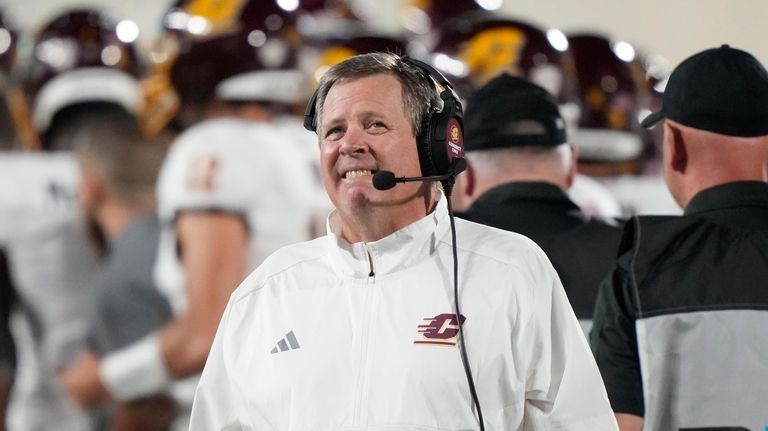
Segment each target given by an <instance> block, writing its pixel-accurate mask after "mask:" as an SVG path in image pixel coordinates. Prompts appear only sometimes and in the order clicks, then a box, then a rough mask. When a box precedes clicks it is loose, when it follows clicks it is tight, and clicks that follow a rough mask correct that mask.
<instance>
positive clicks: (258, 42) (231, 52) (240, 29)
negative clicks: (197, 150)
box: [141, 0, 303, 134]
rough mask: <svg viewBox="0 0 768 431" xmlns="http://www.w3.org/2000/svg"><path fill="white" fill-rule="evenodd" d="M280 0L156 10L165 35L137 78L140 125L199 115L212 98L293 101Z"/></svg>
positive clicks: (296, 90)
mask: <svg viewBox="0 0 768 431" xmlns="http://www.w3.org/2000/svg"><path fill="white" fill-rule="evenodd" d="M282 3H285V2H282V1H279V0H230V1H226V2H220V1H213V0H180V1H177V2H176V3H175V4H174V5H173V7H172V8H171V9H170V10H169V11H168V12H167V13H166V14H165V16H164V17H163V26H164V28H165V32H164V34H163V35H162V36H161V38H160V40H159V41H158V42H157V43H156V47H155V49H154V50H153V52H152V53H151V58H152V63H153V65H152V68H153V71H152V74H151V75H150V77H149V78H148V79H147V80H145V81H144V83H143V89H144V96H145V104H144V109H143V110H142V114H141V118H142V121H141V122H142V124H143V127H144V129H145V131H146V132H147V133H149V134H153V133H156V132H159V131H160V130H161V129H162V128H163V127H164V126H165V125H166V124H167V123H168V122H169V121H171V120H175V122H176V123H177V124H176V126H177V127H180V128H184V127H186V126H188V125H190V124H192V123H194V122H196V121H199V120H200V118H201V115H202V110H203V109H204V108H205V106H206V105H207V103H208V102H209V101H211V100H213V99H214V98H217V99H219V100H226V101H232V102H267V103H280V104H292V103H296V102H297V101H298V100H300V97H301V88H302V83H303V75H302V73H301V72H300V71H299V69H298V60H297V48H298V46H299V35H298V32H297V30H296V14H295V13H294V11H295V9H294V10H287V9H285V8H284V7H283V6H281V4H282Z"/></svg>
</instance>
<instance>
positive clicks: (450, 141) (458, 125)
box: [304, 57, 485, 431]
mask: <svg viewBox="0 0 768 431" xmlns="http://www.w3.org/2000/svg"><path fill="white" fill-rule="evenodd" d="M401 60H402V61H403V63H405V64H408V65H411V66H414V67H415V68H417V69H418V70H420V71H421V74H422V76H423V77H424V79H426V80H428V81H429V83H430V85H434V83H437V84H438V85H439V86H440V87H442V88H443V90H442V91H441V92H440V99H441V100H442V101H443V107H442V109H441V108H440V107H436V106H431V107H430V108H429V110H428V111H427V112H426V113H425V115H424V118H423V120H422V122H421V127H420V129H419V134H418V135H417V136H416V146H417V150H418V155H419V165H420V166H421V175H422V176H420V177H395V174H394V173H392V172H390V171H379V172H376V173H375V174H374V175H373V180H372V181H373V185H374V187H375V188H376V189H378V190H387V189H390V188H392V187H394V186H395V185H397V184H398V183H405V182H411V181H440V182H441V183H442V185H443V191H444V192H445V195H446V201H447V204H448V213H449V219H450V222H451V244H452V248H453V300H454V311H455V319H456V326H458V328H459V334H458V344H459V348H460V354H461V362H462V365H463V366H464V373H465V375H466V377H467V383H468V385H469V392H470V395H471V396H472V402H473V404H474V406H475V409H476V410H477V418H478V422H479V425H480V431H485V425H484V423H483V412H482V409H481V408H480V401H479V400H478V397H477V391H476V389H475V382H474V379H473V378H472V371H471V369H470V367H469V359H468V356H467V348H466V346H465V343H464V330H463V325H462V324H461V317H460V316H461V309H460V308H459V293H458V291H459V282H458V279H459V277H458V272H459V269H458V252H457V249H456V226H455V222H454V217H453V208H452V206H451V199H450V197H451V192H452V191H453V184H454V181H455V179H456V175H458V174H459V173H461V172H462V171H463V170H464V169H465V168H466V166H467V163H466V160H465V159H464V111H463V108H462V105H461V101H460V99H459V97H458V95H457V94H456V92H455V91H454V90H453V85H452V84H451V83H450V81H448V79H446V78H445V76H443V74H442V73H440V72H439V71H437V70H436V69H435V68H434V67H432V66H430V65H429V64H427V63H425V62H423V61H420V60H416V59H414V58H410V57H401ZM317 97H318V90H315V92H314V94H312V97H311V98H310V99H309V103H308V104H307V108H306V110H305V111H304V128H305V129H307V130H309V131H312V132H316V131H317V118H316V117H317V112H316V109H317V108H316V106H315V105H316V104H317Z"/></svg>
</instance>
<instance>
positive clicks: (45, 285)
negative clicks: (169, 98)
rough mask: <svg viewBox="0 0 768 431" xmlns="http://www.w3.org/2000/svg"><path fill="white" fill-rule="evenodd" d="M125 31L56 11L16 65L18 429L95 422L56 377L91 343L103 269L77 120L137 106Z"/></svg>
mask: <svg viewBox="0 0 768 431" xmlns="http://www.w3.org/2000/svg"><path fill="white" fill-rule="evenodd" d="M116 28H117V23H116V22H115V21H112V20H111V19H109V17H108V16H106V15H105V14H103V13H101V12H100V11H98V10H93V9H87V8H86V9H82V8H81V9H75V10H65V11H62V12H61V13H59V14H57V15H56V16H53V17H51V18H50V20H46V22H45V23H44V25H42V26H41V27H40V28H39V29H38V31H36V32H35V37H34V38H31V39H30V45H29V48H30V49H28V50H24V52H25V53H26V54H28V56H27V57H25V58H24V61H19V63H18V67H24V68H23V69H17V70H15V72H17V73H14V76H15V78H16V79H14V80H13V81H12V82H11V86H10V88H9V101H10V103H9V109H10V111H11V113H12V114H13V119H14V124H15V126H16V127H17V129H16V132H17V137H18V138H19V140H20V142H21V143H22V145H23V147H24V149H25V150H30V151H23V152H22V151H9V152H6V153H3V154H2V155H0V246H2V247H3V248H5V250H6V252H7V258H8V265H9V268H10V271H11V276H12V279H13V281H14V287H15V288H16V289H17V291H16V296H17V298H18V300H19V303H20V304H21V305H23V306H21V307H18V309H19V310H20V311H22V312H23V314H15V315H14V320H13V323H14V325H13V329H14V336H15V337H17V338H16V340H17V348H18V349H17V353H18V357H19V360H18V362H17V371H16V376H17V379H16V381H15V386H14V389H13V393H12V395H11V401H10V405H9V409H8V427H9V428H11V429H14V430H22V431H23V430H36V431H37V430H56V431H59V430H82V429H87V427H88V418H87V417H86V415H84V414H83V412H82V411H80V410H79V409H78V408H77V407H76V406H75V405H74V404H73V403H72V402H71V400H69V399H68V397H67V396H66V394H65V393H64V392H63V391H62V388H61V386H60V385H59V382H58V380H57V379H56V375H57V372H58V371H60V370H61V369H62V368H63V367H65V366H67V364H69V363H70V361H72V360H73V359H74V358H75V356H76V355H77V353H78V352H79V351H80V350H81V349H82V347H83V342H84V338H85V333H86V331H87V328H88V326H89V323H90V314H89V313H90V311H91V310H92V309H93V304H94V299H95V297H96V294H95V293H96V291H95V288H96V284H95V283H94V275H95V274H96V272H97V270H98V265H99V262H98V256H97V250H96V247H94V243H93V241H91V239H92V238H91V236H90V235H89V233H90V232H89V231H88V229H87V225H86V223H85V217H83V214H82V209H81V208H80V206H79V205H78V202H77V188H78V184H79V180H80V173H79V170H78V167H77V162H76V160H75V158H74V156H73V154H72V151H71V150H72V148H73V146H74V143H75V142H77V140H78V138H79V131H80V130H79V128H78V127H75V123H77V121H78V119H79V118H82V115H84V114H85V113H86V112H88V111H91V110H92V109H95V110H97V111H98V110H99V108H100V106H99V104H101V103H108V104H115V105H119V106H122V107H123V108H124V109H126V110H128V111H134V110H135V109H136V107H137V104H138V94H139V93H138V88H139V87H138V79H137V78H138V75H139V74H140V70H141V67H140V65H139V63H138V61H137V59H138V54H137V51H136V50H135V47H134V45H132V43H130V42H123V41H121V40H120V38H119V37H118V36H117V30H116ZM64 40H66V41H67V46H68V49H67V52H68V53H69V54H71V55H67V56H65V57H67V58H68V60H67V61H64V62H62V61H61V60H62V56H61V52H62V51H60V50H59V49H47V48H50V47H51V46H52V45H57V44H58V43H60V42H61V41H64ZM104 53H109V54H110V55H107V54H104ZM102 54H104V55H102ZM118 60H119V61H118ZM94 105H96V106H95V107H94ZM41 150H42V151H41ZM17 316H19V317H23V318H19V319H16V317H17ZM19 323H21V324H19ZM24 323H27V325H24ZM22 329H27V330H26V331H23V330H22Z"/></svg>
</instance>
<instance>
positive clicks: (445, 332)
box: [413, 313, 467, 346]
mask: <svg viewBox="0 0 768 431" xmlns="http://www.w3.org/2000/svg"><path fill="white" fill-rule="evenodd" d="M459 319H460V320H461V321H460V322H459V324H464V321H465V320H467V318H466V317H464V316H463V315H461V314H460V315H459ZM459 324H457V323H456V315H455V314H453V313H443V314H438V315H437V316H435V317H427V318H425V319H424V324H422V325H419V326H418V329H417V331H418V332H419V333H421V339H419V340H416V341H414V342H413V344H435V345H439V346H455V345H456V337H457V336H458V335H459Z"/></svg>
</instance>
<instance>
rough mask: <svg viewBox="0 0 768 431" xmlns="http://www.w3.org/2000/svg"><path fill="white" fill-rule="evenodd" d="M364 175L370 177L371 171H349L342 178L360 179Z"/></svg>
mask: <svg viewBox="0 0 768 431" xmlns="http://www.w3.org/2000/svg"><path fill="white" fill-rule="evenodd" d="M364 175H368V176H370V175H371V171H369V170H367V169H360V170H357V171H349V172H347V174H346V175H345V176H344V178H347V179H351V178H357V177H362V176H364Z"/></svg>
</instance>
